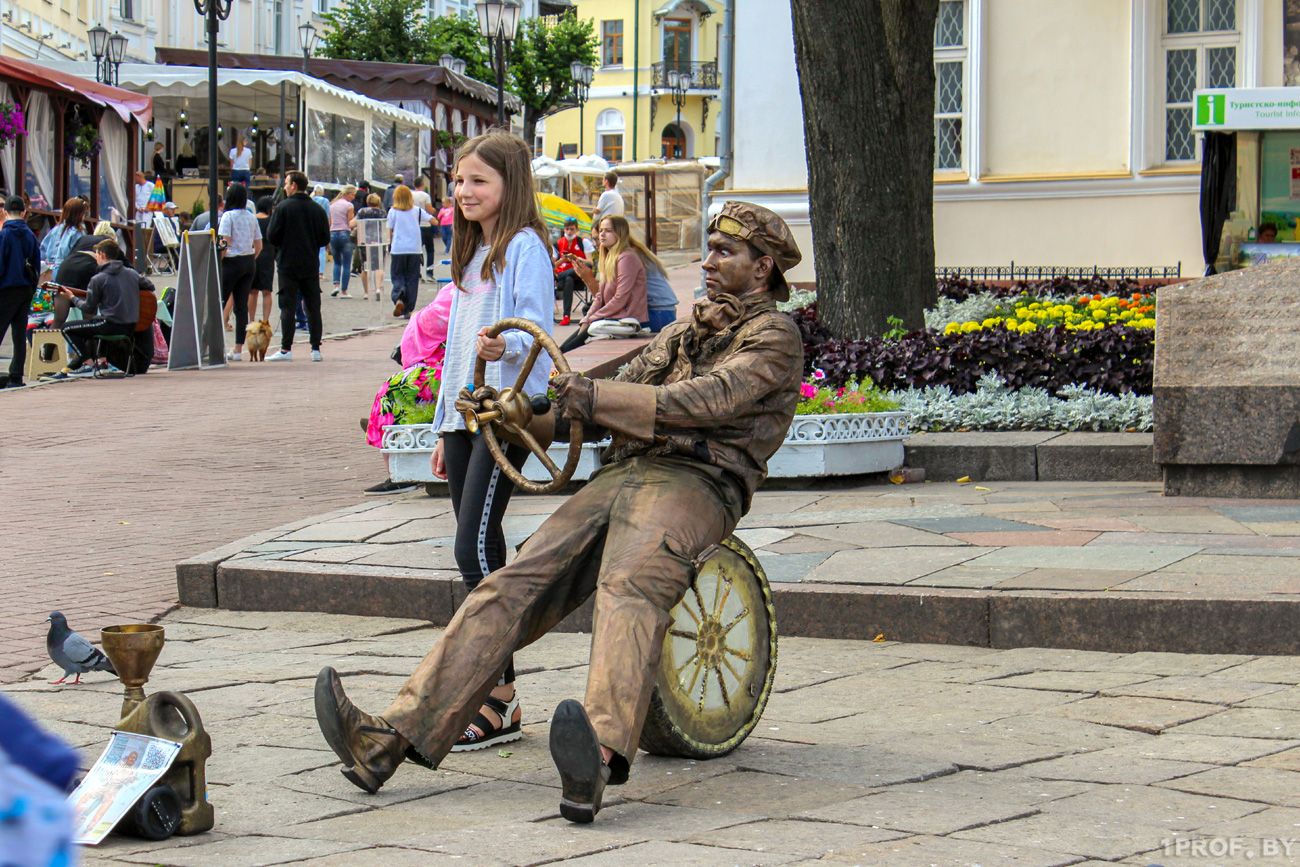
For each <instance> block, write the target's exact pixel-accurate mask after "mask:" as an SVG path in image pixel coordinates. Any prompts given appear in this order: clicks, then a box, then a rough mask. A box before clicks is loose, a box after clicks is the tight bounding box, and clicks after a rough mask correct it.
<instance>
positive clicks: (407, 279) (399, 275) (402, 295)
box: [391, 253, 424, 313]
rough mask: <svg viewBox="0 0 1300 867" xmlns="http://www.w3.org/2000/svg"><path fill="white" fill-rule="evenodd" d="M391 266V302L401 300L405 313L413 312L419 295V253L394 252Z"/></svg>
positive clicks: (420, 256)
mask: <svg viewBox="0 0 1300 867" xmlns="http://www.w3.org/2000/svg"><path fill="white" fill-rule="evenodd" d="M391 258H392V260H393V268H392V277H393V303H394V304H396V303H397V302H398V301H401V302H402V304H403V305H405V308H406V312H407V313H414V312H415V302H416V300H417V299H418V298H419V295H420V260H421V259H423V258H424V256H423V255H422V254H420V253H394V254H393V255H392V257H391Z"/></svg>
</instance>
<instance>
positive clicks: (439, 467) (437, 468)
mask: <svg viewBox="0 0 1300 867" xmlns="http://www.w3.org/2000/svg"><path fill="white" fill-rule="evenodd" d="M429 467H430V469H432V470H433V477H434V478H435V479H442V480H443V481H444V482H445V481H447V462H446V461H445V460H444V459H443V457H442V437H438V442H437V444H436V445H435V446H434V447H433V457H431V458H429Z"/></svg>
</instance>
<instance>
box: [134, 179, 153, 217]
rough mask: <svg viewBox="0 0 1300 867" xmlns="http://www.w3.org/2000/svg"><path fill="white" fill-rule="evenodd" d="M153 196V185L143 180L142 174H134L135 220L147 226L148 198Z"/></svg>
mask: <svg viewBox="0 0 1300 867" xmlns="http://www.w3.org/2000/svg"><path fill="white" fill-rule="evenodd" d="M151 195H153V184H151V183H149V182H148V181H147V180H145V176H144V172H136V173H135V220H136V222H137V223H139V224H140V225H142V226H147V225H149V223H150V220H149V197H150V196H151Z"/></svg>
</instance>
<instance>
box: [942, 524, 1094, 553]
mask: <svg viewBox="0 0 1300 867" xmlns="http://www.w3.org/2000/svg"><path fill="white" fill-rule="evenodd" d="M947 535H948V536H950V537H951V538H953V539H957V540H959V541H962V542H966V543H967V544H970V545H984V546H986V547H990V548H997V547H1018V548H1024V547H1043V548H1046V547H1049V546H1050V547H1069V546H1072V545H1086V544H1088V543H1089V542H1091V541H1092V540H1093V539H1095V538H1096V537H1097V533H1095V532H1091V531H1084V530H1048V529H1047V528H1045V527H1038V528H1036V529H1035V532H1032V533H1030V532H1024V531H1014V532H992V533H948V534H947Z"/></svg>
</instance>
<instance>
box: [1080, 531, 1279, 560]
mask: <svg viewBox="0 0 1300 867" xmlns="http://www.w3.org/2000/svg"><path fill="white" fill-rule="evenodd" d="M1241 529H1243V530H1244V529H1246V528H1245V527H1242V528H1241ZM1092 544H1093V545H1196V546H1199V547H1202V548H1205V549H1206V551H1207V552H1214V553H1216V554H1229V553H1234V552H1236V553H1241V554H1252V553H1256V552H1258V553H1260V554H1264V553H1265V552H1275V554H1276V555H1281V556H1286V557H1294V556H1296V555H1297V554H1300V552H1298V551H1297V550H1296V546H1297V544H1300V540H1297V539H1296V538H1295V537H1293V536H1286V537H1272V538H1270V537H1267V536H1258V535H1255V534H1249V533H1248V534H1245V535H1238V534H1228V533H1154V532H1152V533H1148V532H1137V533H1133V532H1122V533H1120V532H1110V533H1102V534H1101V535H1099V536H1098V537H1097V538H1096V539H1095V540H1094V541H1093V543H1092Z"/></svg>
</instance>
